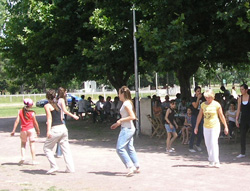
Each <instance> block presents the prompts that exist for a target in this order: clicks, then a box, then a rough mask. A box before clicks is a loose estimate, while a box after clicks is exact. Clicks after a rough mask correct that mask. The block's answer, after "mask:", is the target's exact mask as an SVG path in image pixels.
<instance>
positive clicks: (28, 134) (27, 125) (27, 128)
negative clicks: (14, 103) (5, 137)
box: [11, 98, 40, 164]
mask: <svg viewBox="0 0 250 191" xmlns="http://www.w3.org/2000/svg"><path fill="white" fill-rule="evenodd" d="M23 102H24V104H25V106H24V107H23V109H21V110H19V111H18V116H17V118H16V121H15V123H14V127H13V131H12V132H11V136H14V135H15V131H16V128H17V126H18V124H19V121H20V120H21V132H20V138H21V157H22V158H21V160H20V161H19V164H23V163H24V160H25V148H26V142H27V141H29V143H30V152H31V155H32V164H38V163H37V162H36V161H35V145H34V143H35V138H36V137H37V135H39V134H40V129H39V126H38V123H37V120H36V116H35V112H34V111H32V110H31V108H32V105H33V101H32V99H30V98H25V99H24V100H23ZM34 126H35V128H36V129H35V128H34Z"/></svg>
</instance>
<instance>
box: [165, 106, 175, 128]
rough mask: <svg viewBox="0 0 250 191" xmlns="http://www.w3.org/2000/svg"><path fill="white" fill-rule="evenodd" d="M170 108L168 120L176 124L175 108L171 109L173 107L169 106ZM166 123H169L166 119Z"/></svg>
mask: <svg viewBox="0 0 250 191" xmlns="http://www.w3.org/2000/svg"><path fill="white" fill-rule="evenodd" d="M169 109H170V111H171V113H169V115H168V120H169V121H170V123H171V124H172V125H175V124H174V115H175V111H174V110H173V109H171V108H169ZM166 124H168V122H167V121H166Z"/></svg>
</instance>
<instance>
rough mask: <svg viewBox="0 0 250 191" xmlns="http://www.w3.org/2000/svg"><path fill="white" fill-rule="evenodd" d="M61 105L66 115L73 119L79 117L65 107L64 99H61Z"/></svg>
mask: <svg viewBox="0 0 250 191" xmlns="http://www.w3.org/2000/svg"><path fill="white" fill-rule="evenodd" d="M60 99H63V98H60ZM60 99H59V100H60ZM61 107H62V108H61V109H62V111H63V112H64V113H65V114H67V115H68V116H70V117H72V118H74V119H75V120H78V119H79V117H78V116H77V115H74V114H72V113H70V112H68V110H67V109H66V105H65V102H64V100H62V101H61Z"/></svg>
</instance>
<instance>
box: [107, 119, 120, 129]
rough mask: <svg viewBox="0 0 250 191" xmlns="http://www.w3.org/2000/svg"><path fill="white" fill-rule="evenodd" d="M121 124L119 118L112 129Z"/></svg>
mask: <svg viewBox="0 0 250 191" xmlns="http://www.w3.org/2000/svg"><path fill="white" fill-rule="evenodd" d="M120 125H121V122H120V120H118V121H117V122H116V123H114V124H113V125H111V127H110V128H111V129H116V128H117V127H119V126H120Z"/></svg>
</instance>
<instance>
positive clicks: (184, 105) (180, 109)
mask: <svg viewBox="0 0 250 191" xmlns="http://www.w3.org/2000/svg"><path fill="white" fill-rule="evenodd" d="M178 113H179V114H181V115H185V114H186V113H187V103H186V98H185V97H183V98H182V100H181V102H180V103H179V105H178Z"/></svg>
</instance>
